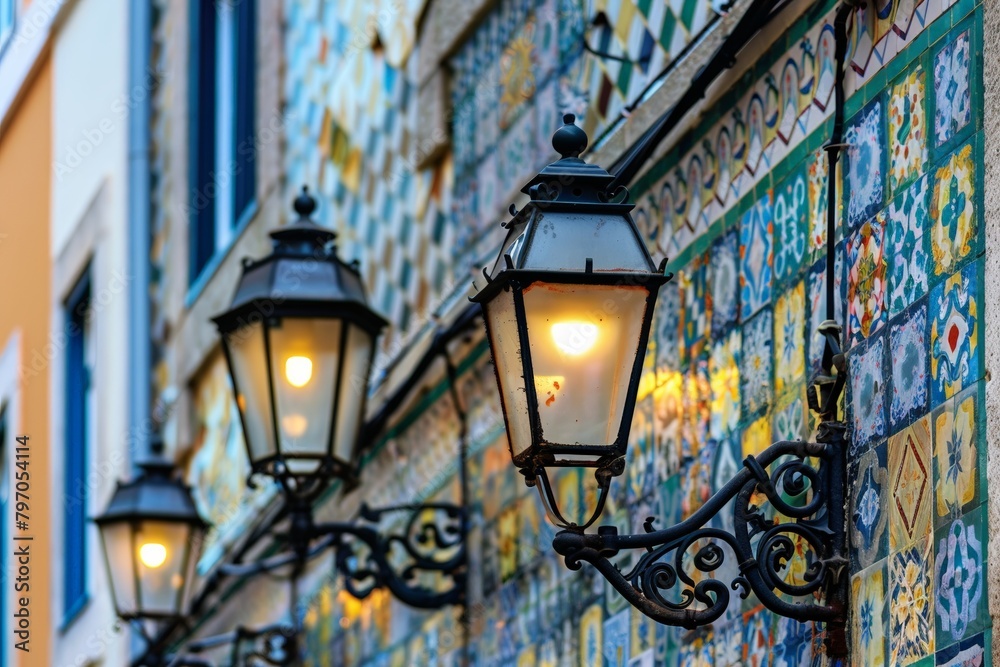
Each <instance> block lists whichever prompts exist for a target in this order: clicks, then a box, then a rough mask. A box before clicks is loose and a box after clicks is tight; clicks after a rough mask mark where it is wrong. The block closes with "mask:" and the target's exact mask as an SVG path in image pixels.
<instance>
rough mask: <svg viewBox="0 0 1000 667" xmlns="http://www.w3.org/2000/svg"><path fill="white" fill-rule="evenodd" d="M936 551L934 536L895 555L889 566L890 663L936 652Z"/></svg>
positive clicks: (903, 663)
mask: <svg viewBox="0 0 1000 667" xmlns="http://www.w3.org/2000/svg"><path fill="white" fill-rule="evenodd" d="M933 571H934V552H933V550H932V549H931V539H930V536H928V538H927V539H925V540H921V541H919V542H917V544H915V545H914V546H912V547H909V548H906V549H903V550H902V551H900V552H899V553H896V554H893V556H892V557H891V558H890V565H889V587H890V590H889V599H890V600H891V601H892V604H890V605H889V663H890V664H892V665H908V664H910V663H912V662H915V661H917V660H919V659H920V658H923V657H925V656H927V655H932V654H933V653H934V593H933V590H934V583H933V578H932V573H933Z"/></svg>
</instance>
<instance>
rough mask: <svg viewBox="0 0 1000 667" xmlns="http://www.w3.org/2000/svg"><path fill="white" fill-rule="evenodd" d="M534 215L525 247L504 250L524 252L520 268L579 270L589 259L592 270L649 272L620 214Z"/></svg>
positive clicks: (554, 212) (518, 245)
mask: <svg viewBox="0 0 1000 667" xmlns="http://www.w3.org/2000/svg"><path fill="white" fill-rule="evenodd" d="M536 216H537V218H536V220H535V222H534V227H535V230H534V233H533V234H532V236H531V240H530V241H529V243H528V245H527V246H523V245H520V244H515V246H516V247H514V248H512V249H511V250H509V251H508V252H512V253H513V254H514V255H520V254H521V253H527V258H526V260H525V264H524V266H523V268H531V269H544V270H546V271H583V270H584V267H585V266H586V260H587V258H588V257H589V258H590V259H592V260H593V262H594V266H593V269H594V271H643V272H648V271H649V269H650V266H649V259H648V257H647V255H646V254H645V248H643V247H642V245H641V243H640V241H639V239H638V238H637V236H636V234H635V231H634V228H633V226H632V224H631V223H630V222H629V219H628V218H627V217H625V216H624V215H594V214H593V213H583V212H581V213H573V212H566V211H553V212H542V211H539V212H538V213H536ZM512 259H513V260H514V264H515V265H517V266H519V267H520V266H522V265H521V264H520V263H519V258H518V257H517V256H513V257H512Z"/></svg>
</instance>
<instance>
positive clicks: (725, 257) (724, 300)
mask: <svg viewBox="0 0 1000 667" xmlns="http://www.w3.org/2000/svg"><path fill="white" fill-rule="evenodd" d="M710 256H711V265H710V282H711V294H712V336H713V337H715V338H718V337H719V336H721V335H724V334H725V333H726V332H727V331H729V329H730V328H732V326H733V325H735V324H736V322H737V321H738V320H739V316H740V299H739V296H740V295H739V283H740V259H739V257H740V240H739V236H738V235H737V232H736V230H735V229H732V230H730V231H728V232H726V233H725V234H723V235H722V236H721V237H719V238H718V239H716V241H715V243H713V244H712V251H711V254H710Z"/></svg>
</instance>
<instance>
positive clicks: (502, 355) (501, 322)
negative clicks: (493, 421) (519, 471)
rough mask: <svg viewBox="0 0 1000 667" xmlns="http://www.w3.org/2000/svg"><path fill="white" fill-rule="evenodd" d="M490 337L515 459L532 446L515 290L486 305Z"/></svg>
mask: <svg viewBox="0 0 1000 667" xmlns="http://www.w3.org/2000/svg"><path fill="white" fill-rule="evenodd" d="M483 307H484V309H485V311H486V323H487V328H488V330H489V336H490V349H491V350H492V351H493V363H494V364H495V366H496V374H497V379H498V380H499V384H500V397H501V399H502V400H503V409H504V415H505V416H506V418H507V436H508V438H509V439H510V450H511V455H512V456H514V457H515V458H516V457H517V456H519V455H520V454H522V453H523V452H524V451H525V450H526V449H527V448H528V447H529V446H530V445H531V425H530V422H529V420H528V395H527V392H526V391H525V386H524V367H523V366H522V364H521V340H520V338H519V337H518V332H517V317H516V316H515V311H514V292H513V290H502V291H500V292H498V293H497V294H496V296H494V297H493V298H492V299H491V300H490V301H488V302H486V303H484V304H483Z"/></svg>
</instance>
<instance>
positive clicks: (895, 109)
mask: <svg viewBox="0 0 1000 667" xmlns="http://www.w3.org/2000/svg"><path fill="white" fill-rule="evenodd" d="M925 79H926V77H925V74H924V68H923V66H922V65H920V64H919V63H918V64H917V66H916V67H915V68H914V69H913V70H912V71H911V72H908V73H906V74H905V75H903V77H902V78H900V80H899V81H898V82H897V83H896V84H895V85H893V86H892V87H891V88H890V89H889V188H890V190H891V191H892V192H896V189H897V188H900V187H902V186H904V185H906V184H907V183H909V182H910V181H911V180H913V178H914V177H916V176H917V175H918V174H919V173H920V170H921V168H922V167H923V166H924V163H925V162H926V161H927V116H926V115H925V112H924V97H925V96H926V83H925Z"/></svg>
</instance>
